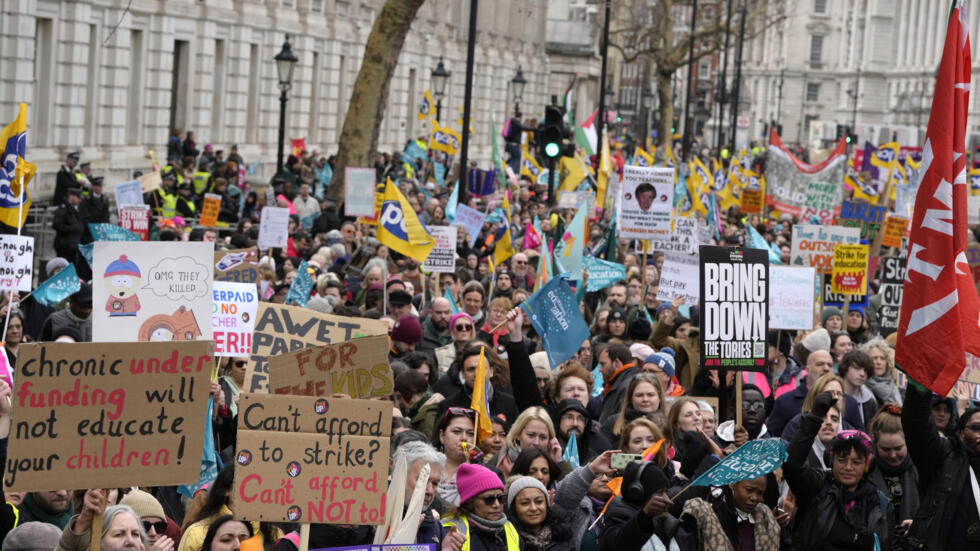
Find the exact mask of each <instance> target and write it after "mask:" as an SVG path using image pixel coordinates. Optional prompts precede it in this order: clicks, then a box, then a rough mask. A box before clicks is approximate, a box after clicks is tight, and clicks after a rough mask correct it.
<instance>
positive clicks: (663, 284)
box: [657, 253, 700, 306]
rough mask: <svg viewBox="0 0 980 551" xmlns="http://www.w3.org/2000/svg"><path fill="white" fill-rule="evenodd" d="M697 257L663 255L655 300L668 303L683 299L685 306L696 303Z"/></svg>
mask: <svg viewBox="0 0 980 551" xmlns="http://www.w3.org/2000/svg"><path fill="white" fill-rule="evenodd" d="M697 281H698V257H697V255H692V254H680V253H664V266H663V269H662V270H660V287H658V288H657V298H658V299H660V300H663V301H666V302H670V301H672V300H674V299H675V298H677V297H684V298H685V299H686V301H687V304H688V305H689V306H690V305H692V304H697V303H698V297H699V296H700V291H699V290H698V286H697Z"/></svg>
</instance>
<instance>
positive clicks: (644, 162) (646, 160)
mask: <svg viewBox="0 0 980 551" xmlns="http://www.w3.org/2000/svg"><path fill="white" fill-rule="evenodd" d="M653 162H654V161H653V157H652V156H650V154H649V153H647V152H646V151H643V148H642V147H639V146H638V147H637V148H636V151H635V152H634V153H633V164H634V165H636V166H653Z"/></svg>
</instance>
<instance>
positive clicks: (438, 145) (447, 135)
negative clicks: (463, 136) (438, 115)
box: [429, 119, 460, 155]
mask: <svg viewBox="0 0 980 551" xmlns="http://www.w3.org/2000/svg"><path fill="white" fill-rule="evenodd" d="M430 122H431V123H432V136H431V137H430V138H429V149H432V150H435V151H442V152H443V153H446V154H449V155H455V154H456V152H457V151H459V145H460V137H459V134H458V133H457V132H456V131H455V130H453V129H452V128H449V127H448V126H440V125H439V123H438V122H436V120H435V119H432V120H431V121H430Z"/></svg>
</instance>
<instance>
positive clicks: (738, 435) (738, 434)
mask: <svg viewBox="0 0 980 551" xmlns="http://www.w3.org/2000/svg"><path fill="white" fill-rule="evenodd" d="M748 441H749V431H747V430H745V427H743V426H742V425H735V440H734V443H735V447H736V448H740V447H742V444H745V443H746V442H748Z"/></svg>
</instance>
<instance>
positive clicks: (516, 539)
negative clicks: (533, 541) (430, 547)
mask: <svg viewBox="0 0 980 551" xmlns="http://www.w3.org/2000/svg"><path fill="white" fill-rule="evenodd" d="M442 525H443V527H445V528H451V527H453V526H455V527H456V531H458V532H459V533H460V534H463V536H465V537H466V541H465V542H464V543H463V548H462V550H461V551H470V523H469V521H467V520H466V515H464V514H460V516H458V517H451V518H447V519H443V523H442ZM504 534H505V535H506V538H507V551H520V549H521V538H520V536H518V535H517V528H514V525H513V524H512V523H511V522H510V521H507V524H505V525H504Z"/></svg>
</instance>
